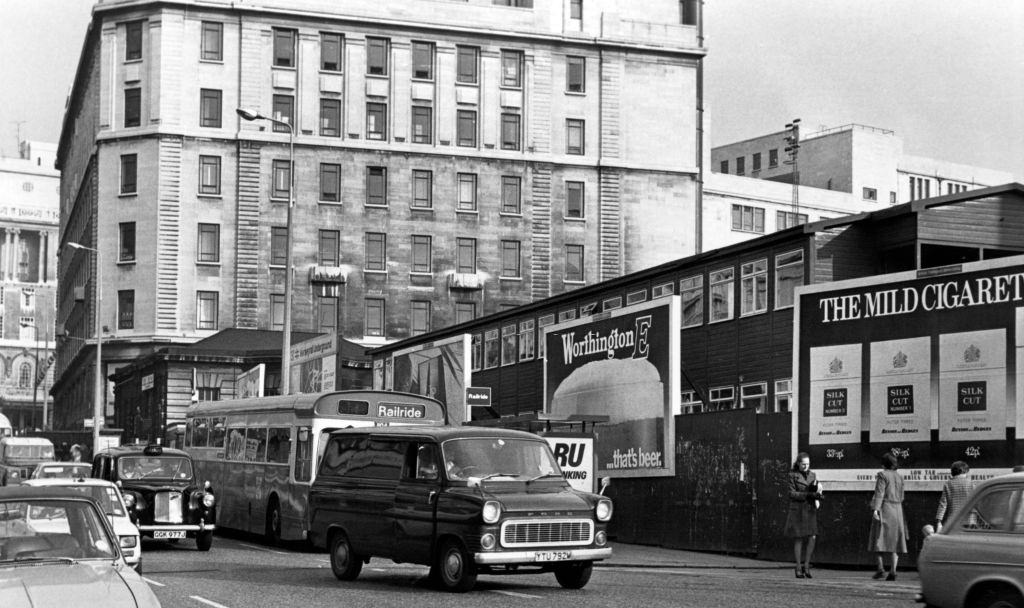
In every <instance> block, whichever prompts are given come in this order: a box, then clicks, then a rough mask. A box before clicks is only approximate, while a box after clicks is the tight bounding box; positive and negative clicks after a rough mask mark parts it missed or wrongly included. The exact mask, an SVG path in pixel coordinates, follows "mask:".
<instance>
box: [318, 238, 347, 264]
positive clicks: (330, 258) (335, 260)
mask: <svg viewBox="0 0 1024 608" xmlns="http://www.w3.org/2000/svg"><path fill="white" fill-rule="evenodd" d="M318 241H319V247H318V248H317V249H318V250H319V254H318V256H317V261H318V263H319V264H320V265H321V266H337V265H339V264H340V263H341V259H340V255H339V254H338V251H339V249H338V246H339V244H340V242H341V232H339V231H337V230H321V231H320V238H319V239H318Z"/></svg>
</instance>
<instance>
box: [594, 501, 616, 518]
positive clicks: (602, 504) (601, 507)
mask: <svg viewBox="0 0 1024 608" xmlns="http://www.w3.org/2000/svg"><path fill="white" fill-rule="evenodd" d="M594 511H595V514H596V515H597V521H608V520H609V519H611V518H612V501H610V500H608V499H602V500H600V501H598V503H597V508H596V509H594Z"/></svg>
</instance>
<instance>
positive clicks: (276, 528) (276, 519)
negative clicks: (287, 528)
mask: <svg viewBox="0 0 1024 608" xmlns="http://www.w3.org/2000/svg"><path fill="white" fill-rule="evenodd" d="M263 536H264V538H265V539H266V543H267V544H268V545H271V546H274V547H276V546H278V545H280V544H281V506H280V504H279V503H278V502H277V499H276V498H271V499H270V504H268V505H267V524H266V526H265V527H264V532H263Z"/></svg>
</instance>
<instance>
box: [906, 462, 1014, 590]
mask: <svg viewBox="0 0 1024 608" xmlns="http://www.w3.org/2000/svg"><path fill="white" fill-rule="evenodd" d="M917 569H918V573H919V574H920V577H921V595H920V597H919V598H918V601H919V602H921V603H924V604H927V605H928V606H935V607H937V608H954V607H955V608H960V607H962V606H964V607H969V608H996V607H1000V608H1011V607H1014V608H1024V473H1013V474H1010V475H1002V476H999V477H994V478H992V479H987V480H985V481H983V482H981V483H979V484H978V486H977V487H975V489H974V491H973V492H972V493H971V495H970V497H969V498H968V501H967V504H966V505H964V508H963V509H961V510H960V512H959V513H957V514H955V515H954V517H953V520H952V521H951V522H949V524H948V525H947V526H945V527H944V528H943V529H942V531H941V532H938V533H936V534H931V535H929V536H927V537H926V538H925V540H924V547H923V548H922V549H921V554H920V556H919V557H918V560H917Z"/></svg>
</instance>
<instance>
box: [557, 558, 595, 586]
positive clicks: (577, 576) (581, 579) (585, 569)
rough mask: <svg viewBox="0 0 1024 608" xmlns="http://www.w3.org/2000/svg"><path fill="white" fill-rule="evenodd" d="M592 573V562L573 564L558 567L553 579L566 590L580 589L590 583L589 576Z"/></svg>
mask: <svg viewBox="0 0 1024 608" xmlns="http://www.w3.org/2000/svg"><path fill="white" fill-rule="evenodd" d="M593 572H594V564H593V563H592V562H574V563H572V564H567V565H565V566H559V567H558V568H557V569H556V570H555V579H556V580H558V584H559V585H561V586H563V587H565V588H566V589H582V588H583V587H585V586H586V585H587V583H588V582H590V575H591V574H593Z"/></svg>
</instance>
